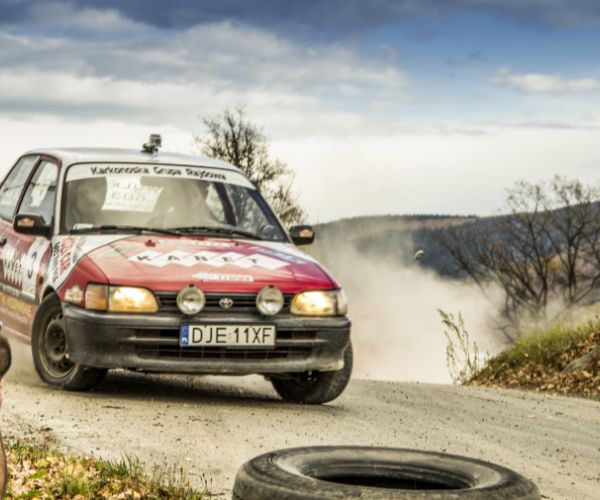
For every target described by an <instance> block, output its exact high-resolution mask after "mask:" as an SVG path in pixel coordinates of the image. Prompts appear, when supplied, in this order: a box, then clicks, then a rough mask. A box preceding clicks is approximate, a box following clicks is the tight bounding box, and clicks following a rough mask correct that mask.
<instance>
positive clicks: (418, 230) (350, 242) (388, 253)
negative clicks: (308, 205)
mask: <svg viewBox="0 0 600 500" xmlns="http://www.w3.org/2000/svg"><path fill="white" fill-rule="evenodd" d="M485 220H486V219H484V218H479V217H476V216H473V215H469V216H459V215H379V216H364V217H353V218H348V219H340V220H337V221H333V222H328V223H325V224H318V225H316V226H315V230H316V233H317V238H316V240H315V243H314V245H313V246H312V247H311V248H310V253H311V254H312V255H314V256H315V257H317V258H318V259H319V260H322V261H324V262H327V261H329V260H330V259H331V258H332V255H331V254H332V252H333V253H335V252H336V251H337V250H339V249H344V250H353V251H355V252H356V253H357V254H359V255H363V256H365V257H367V258H372V259H374V260H377V261H383V262H386V263H388V264H391V265H395V264H398V265H400V266H406V265H407V264H410V263H411V262H412V261H413V258H414V255H415V253H416V252H417V251H419V250H423V251H424V255H423V258H422V259H421V261H420V263H421V265H422V266H424V267H426V268H430V269H432V270H433V271H435V272H436V273H437V274H439V275H442V276H454V275H455V272H454V271H455V268H454V265H453V261H452V258H451V257H450V255H449V254H448V253H447V252H446V251H445V250H444V249H443V248H441V247H440V246H439V244H438V243H437V241H436V237H437V235H438V234H439V233H440V232H441V231H443V230H444V229H446V228H448V227H450V226H453V225H457V224H472V223H485V222H484V221H485Z"/></svg>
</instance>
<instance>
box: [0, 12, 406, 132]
mask: <svg viewBox="0 0 600 500" xmlns="http://www.w3.org/2000/svg"><path fill="white" fill-rule="evenodd" d="M60 8H62V7H60ZM50 11H51V12H54V13H56V12H57V11H56V8H52V9H50ZM64 14H65V17H68V16H66V14H68V12H65V13H64ZM113 14H114V13H113ZM113 14H111V15H107V16H106V17H105V18H104V22H103V26H104V27H103V29H104V30H112V31H113V32H114V33H118V34H117V35H115V36H110V37H92V38H89V39H79V38H77V36H76V34H72V33H68V34H65V33H63V34H61V35H60V36H57V35H55V34H52V35H49V34H47V33H44V32H43V31H42V32H40V31H37V32H36V34H35V35H31V34H28V33H15V32H13V33H7V32H4V33H2V32H0V45H1V46H2V51H0V68H2V70H0V105H1V107H2V110H3V111H4V113H5V114H7V115H9V116H17V115H19V116H40V115H41V116H55V117H60V118H63V119H65V118H68V117H72V118H75V119H88V120H94V119H113V120H119V119H121V120H124V121H131V120H132V118H133V117H135V119H137V120H146V121H152V122H153V123H159V122H161V121H162V122H165V121H167V122H170V123H174V124H177V125H178V126H181V127H191V126H192V124H193V123H197V115H202V116H207V115H208V116H210V115H212V114H215V113H218V112H220V111H221V110H222V109H223V108H224V107H226V106H232V105H236V104H238V103H244V104H246V105H247V106H248V108H249V111H250V112H251V113H252V115H257V116H259V117H261V116H270V117H272V118H273V120H272V121H271V122H270V123H269V125H270V126H276V127H277V128H276V130H277V131H278V133H283V134H287V133H292V132H293V130H294V129H295V130H298V129H299V127H302V128H303V129H304V131H314V130H316V129H318V128H319V127H321V128H322V127H325V126H329V127H332V128H333V129H334V130H338V131H339V133H344V132H347V130H348V127H352V126H353V124H355V123H356V121H357V120H360V119H361V118H360V114H361V113H363V112H367V113H368V111H369V109H370V108H372V110H374V109H375V108H377V106H378V104H377V103H382V102H383V103H386V106H390V107H393V106H399V105H400V104H402V103H403V102H405V101H406V100H407V99H408V98H409V96H408V92H409V88H410V80H409V77H408V75H407V74H406V73H405V72H403V71H402V70H400V69H398V68H397V67H395V66H394V65H393V64H392V63H391V62H389V61H379V60H376V59H372V58H369V57H367V56H365V55H361V54H360V53H359V52H356V51H354V50H352V49H350V48H347V47H343V46H341V45H337V44H323V45H320V46H318V47H312V46H306V45H303V44H300V43H295V42H293V41H290V40H287V39H285V38H283V37H281V36H278V35H276V34H273V33H269V32H267V31H265V30H262V29H258V28H252V27H248V26H241V25H236V24H233V23H231V22H222V23H215V24H207V25H202V26H196V27H193V28H190V29H186V30H181V31H178V32H165V31H160V30H156V29H153V28H148V29H145V30H138V31H137V32H136V33H135V36H126V35H123V34H122V33H121V32H120V31H119V30H121V29H122V28H123V27H124V26H127V23H128V21H126V20H124V19H122V18H121V17H120V15H116V14H114V15H113ZM49 15H50V14H49ZM72 22H73V18H71V19H70V21H69V23H72ZM100 24H102V23H99V25H100ZM138 28H139V26H138ZM375 111H376V110H375ZM317 117H318V119H317ZM260 121H262V120H261V119H260Z"/></svg>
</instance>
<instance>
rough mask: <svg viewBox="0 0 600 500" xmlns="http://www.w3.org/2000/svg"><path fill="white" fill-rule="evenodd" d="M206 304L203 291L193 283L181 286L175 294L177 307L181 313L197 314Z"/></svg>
mask: <svg viewBox="0 0 600 500" xmlns="http://www.w3.org/2000/svg"><path fill="white" fill-rule="evenodd" d="M204 304H206V297H205V296H204V292H203V291H202V290H200V289H199V288H196V287H195V286H194V285H190V286H187V287H185V288H182V289H181V290H180V291H179V293H178V294H177V307H178V308H179V310H180V311H181V312H182V313H183V314H187V315H188V316H192V315H193V314H198V313H199V312H200V311H202V309H203V308H204Z"/></svg>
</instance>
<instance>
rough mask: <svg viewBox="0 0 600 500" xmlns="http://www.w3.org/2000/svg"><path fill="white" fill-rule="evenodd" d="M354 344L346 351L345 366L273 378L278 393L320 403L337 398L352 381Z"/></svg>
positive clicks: (313, 403)
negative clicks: (334, 369)
mask: <svg viewBox="0 0 600 500" xmlns="http://www.w3.org/2000/svg"><path fill="white" fill-rule="evenodd" d="M352 361H353V355H352V344H348V347H347V348H346V350H345V351H344V368H342V369H341V370H338V371H335V372H318V371H315V372H304V373H289V374H287V375H286V376H285V378H283V377H282V378H276V377H273V378H271V383H272V384H273V387H274V388H275V390H276V391H277V394H279V395H280V396H281V398H282V399H284V400H286V401H294V402H296V403H305V404H312V405H320V404H323V403H328V402H329V401H333V400H334V399H335V398H337V397H338V396H339V395H340V394H341V393H342V392H344V389H345V388H346V386H347V385H348V382H350V375H351V374H352Z"/></svg>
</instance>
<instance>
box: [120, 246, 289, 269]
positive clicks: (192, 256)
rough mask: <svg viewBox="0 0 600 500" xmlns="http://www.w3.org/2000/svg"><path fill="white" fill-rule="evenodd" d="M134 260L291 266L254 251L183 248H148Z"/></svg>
mask: <svg viewBox="0 0 600 500" xmlns="http://www.w3.org/2000/svg"><path fill="white" fill-rule="evenodd" d="M129 260H131V261H133V262H139V263H140V264H145V265H148V266H154V267H164V266H167V265H170V264H173V265H178V266H184V267H192V266H195V265H198V264H204V265H207V266H212V267H223V266H227V265H230V266H236V267H239V268H242V269H250V268H253V267H261V268H263V269H269V270H270V271H274V270H276V269H279V268H282V267H286V266H289V263H288V262H284V261H281V260H279V259H275V258H273V257H268V256H266V255H261V254H259V253H254V254H251V255H244V254H241V253H238V252H224V253H220V252H211V251H210V250H203V251H201V252H196V253H188V252H184V251H183V250H173V251H171V252H166V253H165V252H158V251H155V250H146V251H144V252H141V253H138V254H136V255H133V256H131V257H129Z"/></svg>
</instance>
